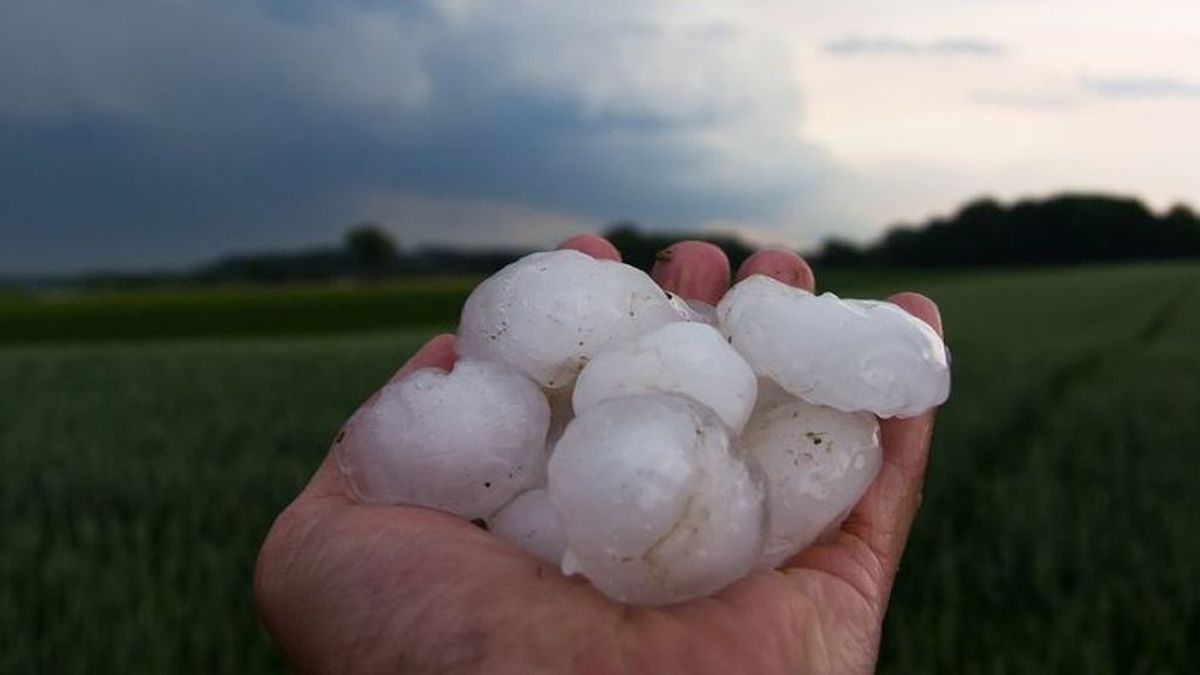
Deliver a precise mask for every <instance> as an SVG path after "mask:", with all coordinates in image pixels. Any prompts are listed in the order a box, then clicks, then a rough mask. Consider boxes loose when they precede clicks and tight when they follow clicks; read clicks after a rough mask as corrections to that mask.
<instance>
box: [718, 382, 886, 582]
mask: <svg viewBox="0 0 1200 675" xmlns="http://www.w3.org/2000/svg"><path fill="white" fill-rule="evenodd" d="M740 446H741V450H742V453H743V454H744V455H745V456H746V459H747V461H749V462H753V463H754V464H755V465H756V466H757V467H758V469H759V471H760V473H761V475H762V478H763V483H764V487H765V489H766V512H767V527H766V536H765V537H764V541H763V548H762V554H761V557H760V559H759V566H760V567H764V568H773V567H778V566H779V565H780V564H781V563H783V562H784V561H785V560H787V559H788V558H790V557H791V556H793V555H795V554H796V553H798V552H800V551H801V550H803V549H804V548H806V547H807V546H808V545H809V544H811V543H813V542H814V541H816V539H817V538H818V537H819V536H820V535H821V533H822V532H824V531H825V530H826V529H828V528H829V527H830V526H832V525H835V524H837V523H839V522H841V520H842V519H843V518H845V516H846V515H847V514H848V513H849V512H850V510H851V509H852V508H853V507H854V505H855V504H856V503H858V500H859V499H860V498H861V497H862V495H863V493H864V492H866V490H867V487H868V486H870V484H871V481H873V480H874V479H875V474H876V473H877V472H878V471H879V466H880V464H881V462H882V461H883V454H882V450H881V448H880V444H879V424H878V422H877V421H876V419H875V416H874V415H871V414H870V413H865V412H859V413H847V412H841V411H839V410H834V409H833V408H826V407H822V406H815V405H811V404H809V403H805V402H804V401H801V400H799V399H794V398H793V399H792V400H791V401H788V402H783V403H778V404H776V405H774V406H768V407H760V408H759V409H758V410H756V411H755V413H754V417H752V418H751V419H750V423H749V424H748V425H747V426H746V432H745V433H744V434H742V438H741V443H740Z"/></svg>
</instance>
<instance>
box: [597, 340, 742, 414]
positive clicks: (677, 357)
mask: <svg viewBox="0 0 1200 675" xmlns="http://www.w3.org/2000/svg"><path fill="white" fill-rule="evenodd" d="M756 389H757V383H756V377H755V375H754V370H753V369H751V368H750V365H749V364H748V363H746V360H745V359H743V358H742V356H741V355H740V354H738V353H737V352H736V351H734V350H733V348H732V347H730V346H729V343H728V342H726V341H725V338H723V337H721V334H720V333H718V332H717V330H716V329H715V328H713V327H712V326H709V325H707V324H704V323H689V322H682V321H681V322H678V323H672V324H667V325H666V326H663V327H662V328H659V329H658V330H656V331H654V332H652V333H647V334H645V335H643V336H641V337H639V338H637V339H635V340H633V341H632V342H627V343H625V344H623V345H621V346H619V347H617V348H615V349H613V350H611V351H607V352H604V353H603V354H600V355H599V356H596V357H595V358H593V359H592V360H591V362H589V363H588V365H586V366H584V368H583V371H582V372H580V373H579V379H578V380H576V382H575V395H574V403H575V412H576V414H578V413H581V412H583V411H585V410H587V409H588V408H590V407H591V406H593V405H595V404H597V403H599V402H601V401H606V400H608V399H612V398H617V397H620V396H628V395H630V394H643V393H651V392H659V393H664V394H682V395H684V396H689V397H691V398H693V399H695V400H696V401H699V402H700V403H703V404H704V405H706V406H708V407H709V408H712V409H713V411H714V412H716V413H717V415H719V416H720V418H721V420H722V421H723V422H725V424H726V425H727V426H728V427H729V428H730V429H731V430H732V431H733V432H734V433H735V434H736V433H739V432H741V430H742V427H743V426H745V425H746V420H748V419H749V418H750V411H751V410H752V409H753V408H754V397H755V390H756Z"/></svg>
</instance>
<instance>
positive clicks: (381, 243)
mask: <svg viewBox="0 0 1200 675" xmlns="http://www.w3.org/2000/svg"><path fill="white" fill-rule="evenodd" d="M345 248H346V251H347V253H349V254H350V257H351V258H352V259H353V260H354V262H355V263H356V264H357V265H358V267H359V268H360V269H361V270H362V271H363V272H365V273H366V274H367V275H368V276H377V275H379V274H380V273H382V272H384V271H386V270H387V269H388V267H390V266H391V265H392V264H393V263H395V262H396V260H397V258H398V257H399V250H398V248H397V246H396V243H395V242H394V241H393V240H392V238H391V237H390V236H388V234H387V232H384V230H383V228H382V227H381V226H380V225H379V224H378V223H372V222H363V223H359V224H358V225H355V226H354V227H352V228H351V229H350V231H349V232H347V233H346V238H345Z"/></svg>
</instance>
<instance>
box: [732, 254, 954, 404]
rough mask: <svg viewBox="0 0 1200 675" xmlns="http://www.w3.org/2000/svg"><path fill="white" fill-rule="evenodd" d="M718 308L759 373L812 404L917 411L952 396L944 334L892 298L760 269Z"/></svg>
mask: <svg viewBox="0 0 1200 675" xmlns="http://www.w3.org/2000/svg"><path fill="white" fill-rule="evenodd" d="M717 314H718V316H719V317H720V325H721V332H722V333H723V334H725V336H726V337H728V338H729V339H730V342H731V344H732V345H733V347H734V348H735V349H737V350H738V352H740V353H741V354H742V355H743V356H745V357H746V360H747V361H748V362H749V363H750V365H751V366H753V367H754V370H755V372H757V373H758V374H759V375H762V376H765V377H769V378H771V379H773V380H775V381H776V382H777V383H778V384H779V385H780V386H782V387H783V388H784V389H786V390H787V391H788V392H790V393H792V394H795V395H796V396H799V397H800V398H803V399H804V400H806V401H808V402H810V403H814V404H817V405H826V406H830V407H833V408H837V409H838V410H844V411H858V410H869V411H871V412H873V413H875V414H876V415H879V416H880V417H912V416H914V415H919V414H920V413H922V412H925V411H926V410H928V409H930V408H932V407H934V406H937V405H940V404H942V403H943V402H945V400H946V398H947V397H948V396H949V394H950V367H949V363H948V359H947V353H946V347H945V345H944V344H943V343H942V339H941V338H940V337H938V334H937V333H936V332H935V331H934V330H933V329H932V328H930V327H929V326H928V325H927V324H926V323H925V322H924V321H921V320H920V319H918V318H916V317H914V316H912V315H911V314H909V313H908V312H906V311H904V310H903V309H901V308H900V307H898V306H896V305H894V304H892V303H889V302H879V301H873V300H842V299H839V298H838V297H837V296H835V295H833V294H831V293H825V294H823V295H820V296H816V295H813V294H812V293H809V292H808V291H806V290H803V289H800V288H795V287H793V286H788V285H787V284H784V283H781V282H779V281H776V280H774V279H771V278H769V277H766V276H761V275H755V276H752V277H750V278H748V279H746V280H744V281H742V282H740V283H738V284H737V285H736V286H734V287H733V288H732V289H730V291H729V292H728V293H727V294H726V295H725V297H724V298H723V299H722V300H721V302H720V304H719V305H717Z"/></svg>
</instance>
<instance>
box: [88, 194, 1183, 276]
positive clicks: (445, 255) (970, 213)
mask: <svg viewBox="0 0 1200 675" xmlns="http://www.w3.org/2000/svg"><path fill="white" fill-rule="evenodd" d="M603 234H604V235H605V236H606V237H608V238H609V239H610V240H612V242H613V244H615V245H616V246H617V248H618V249H619V250H620V251H621V252H622V255H623V256H624V258H625V261H626V262H628V263H630V264H632V265H634V266H636V267H639V268H641V269H646V270H648V269H650V267H651V266H652V265H653V264H654V261H655V257H656V255H657V254H658V253H659V251H661V250H662V249H664V248H665V247H667V246H669V245H670V244H671V243H673V242H675V241H679V240H680V239H684V238H688V239H703V240H706V241H710V242H712V243H714V244H716V245H717V246H720V247H721V248H722V249H723V250H724V251H725V252H726V254H727V255H728V256H729V258H730V261H731V263H732V264H733V265H734V268H735V269H736V266H737V265H739V264H740V263H741V261H742V260H744V259H745V258H746V256H748V255H749V254H750V253H752V252H753V250H754V247H752V246H751V245H750V244H748V243H746V242H745V241H743V240H741V239H740V238H738V237H737V236H735V235H722V234H696V233H694V232H658V231H647V230H645V229H643V228H641V227H639V226H638V225H637V223H635V222H633V221H619V222H616V223H614V224H612V225H611V226H610V227H609V228H608V229H607V230H606V231H605V232H604V233H603ZM529 252H530V251H529V250H528V249H524V248H515V247H508V248H458V247H452V246H425V247H420V248H415V249H412V250H406V249H404V248H403V247H401V246H400V244H399V243H398V242H397V241H396V240H395V239H393V238H392V236H391V235H389V234H388V233H387V230H386V229H385V228H384V227H382V226H380V225H378V224H375V223H360V224H359V225H357V226H355V227H353V228H352V229H350V230H349V231H348V232H347V233H346V235H345V237H344V239H343V241H342V243H341V245H340V246H327V247H317V248H313V249H309V250H304V251H293V252H267V253H257V254H249V255H232V256H228V257H225V258H221V259H219V260H216V261H214V262H211V263H208V264H204V265H200V266H198V267H196V268H194V269H191V270H185V271H180V272H152V273H144V274H91V275H85V276H83V277H80V278H77V279H73V280H70V281H69V282H68V283H71V284H82V285H85V286H139V285H155V284H164V283H167V284H169V283H186V284H196V283H199V284H208V283H216V284H221V283H278V282H290V281H328V280H335V279H360V280H368V281H370V280H378V279H385V278H396V277H412V276H427V275H447V274H474V275H480V276H482V275H486V274H490V273H492V272H494V271H496V270H498V269H500V268H501V267H503V266H504V265H507V264H508V263H510V262H512V261H513V260H516V259H517V258H519V257H520V256H522V255H525V254H526V253H529ZM806 257H807V258H808V259H809V260H810V261H811V262H812V263H813V264H814V266H816V267H822V268H831V267H863V268H865V267H980V266H997V267H999V266H1005V267H1011V266H1023V265H1025V266H1032V265H1068V264H1078V263H1096V262H1114V261H1122V260H1170V259H1184V258H1200V219H1198V218H1197V216H1196V214H1195V213H1194V212H1193V211H1192V210H1191V209H1190V208H1188V207H1186V206H1183V205H1179V206H1175V207H1173V208H1171V209H1170V210H1168V211H1167V212H1165V213H1163V214H1161V215H1160V214H1155V213H1153V212H1152V211H1151V210H1150V209H1148V208H1147V207H1146V206H1145V205H1144V204H1142V203H1141V202H1140V201H1139V200H1137V199H1132V198H1124V197H1114V196H1110V195H1101V194H1061V195H1055V196H1052V197H1049V198H1045V199H1027V200H1021V201H1017V202H1014V203H1011V204H1003V203H1001V202H999V201H997V200H995V199H991V198H981V199H976V200H974V201H971V202H969V203H967V204H966V205H965V206H963V207H962V208H960V209H959V210H958V211H957V212H956V213H954V214H953V215H951V216H948V217H939V218H934V219H932V220H930V221H928V222H926V223H924V224H921V225H916V226H913V225H907V224H900V225H897V226H895V227H892V228H891V229H889V230H888V231H887V232H886V233H885V234H884V235H883V236H882V237H880V238H879V239H877V240H876V241H873V242H869V243H865V244H856V243H853V242H850V241H846V240H843V239H830V240H827V241H826V242H825V243H824V244H823V245H822V246H821V247H820V248H818V249H817V250H815V251H809V252H806Z"/></svg>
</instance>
